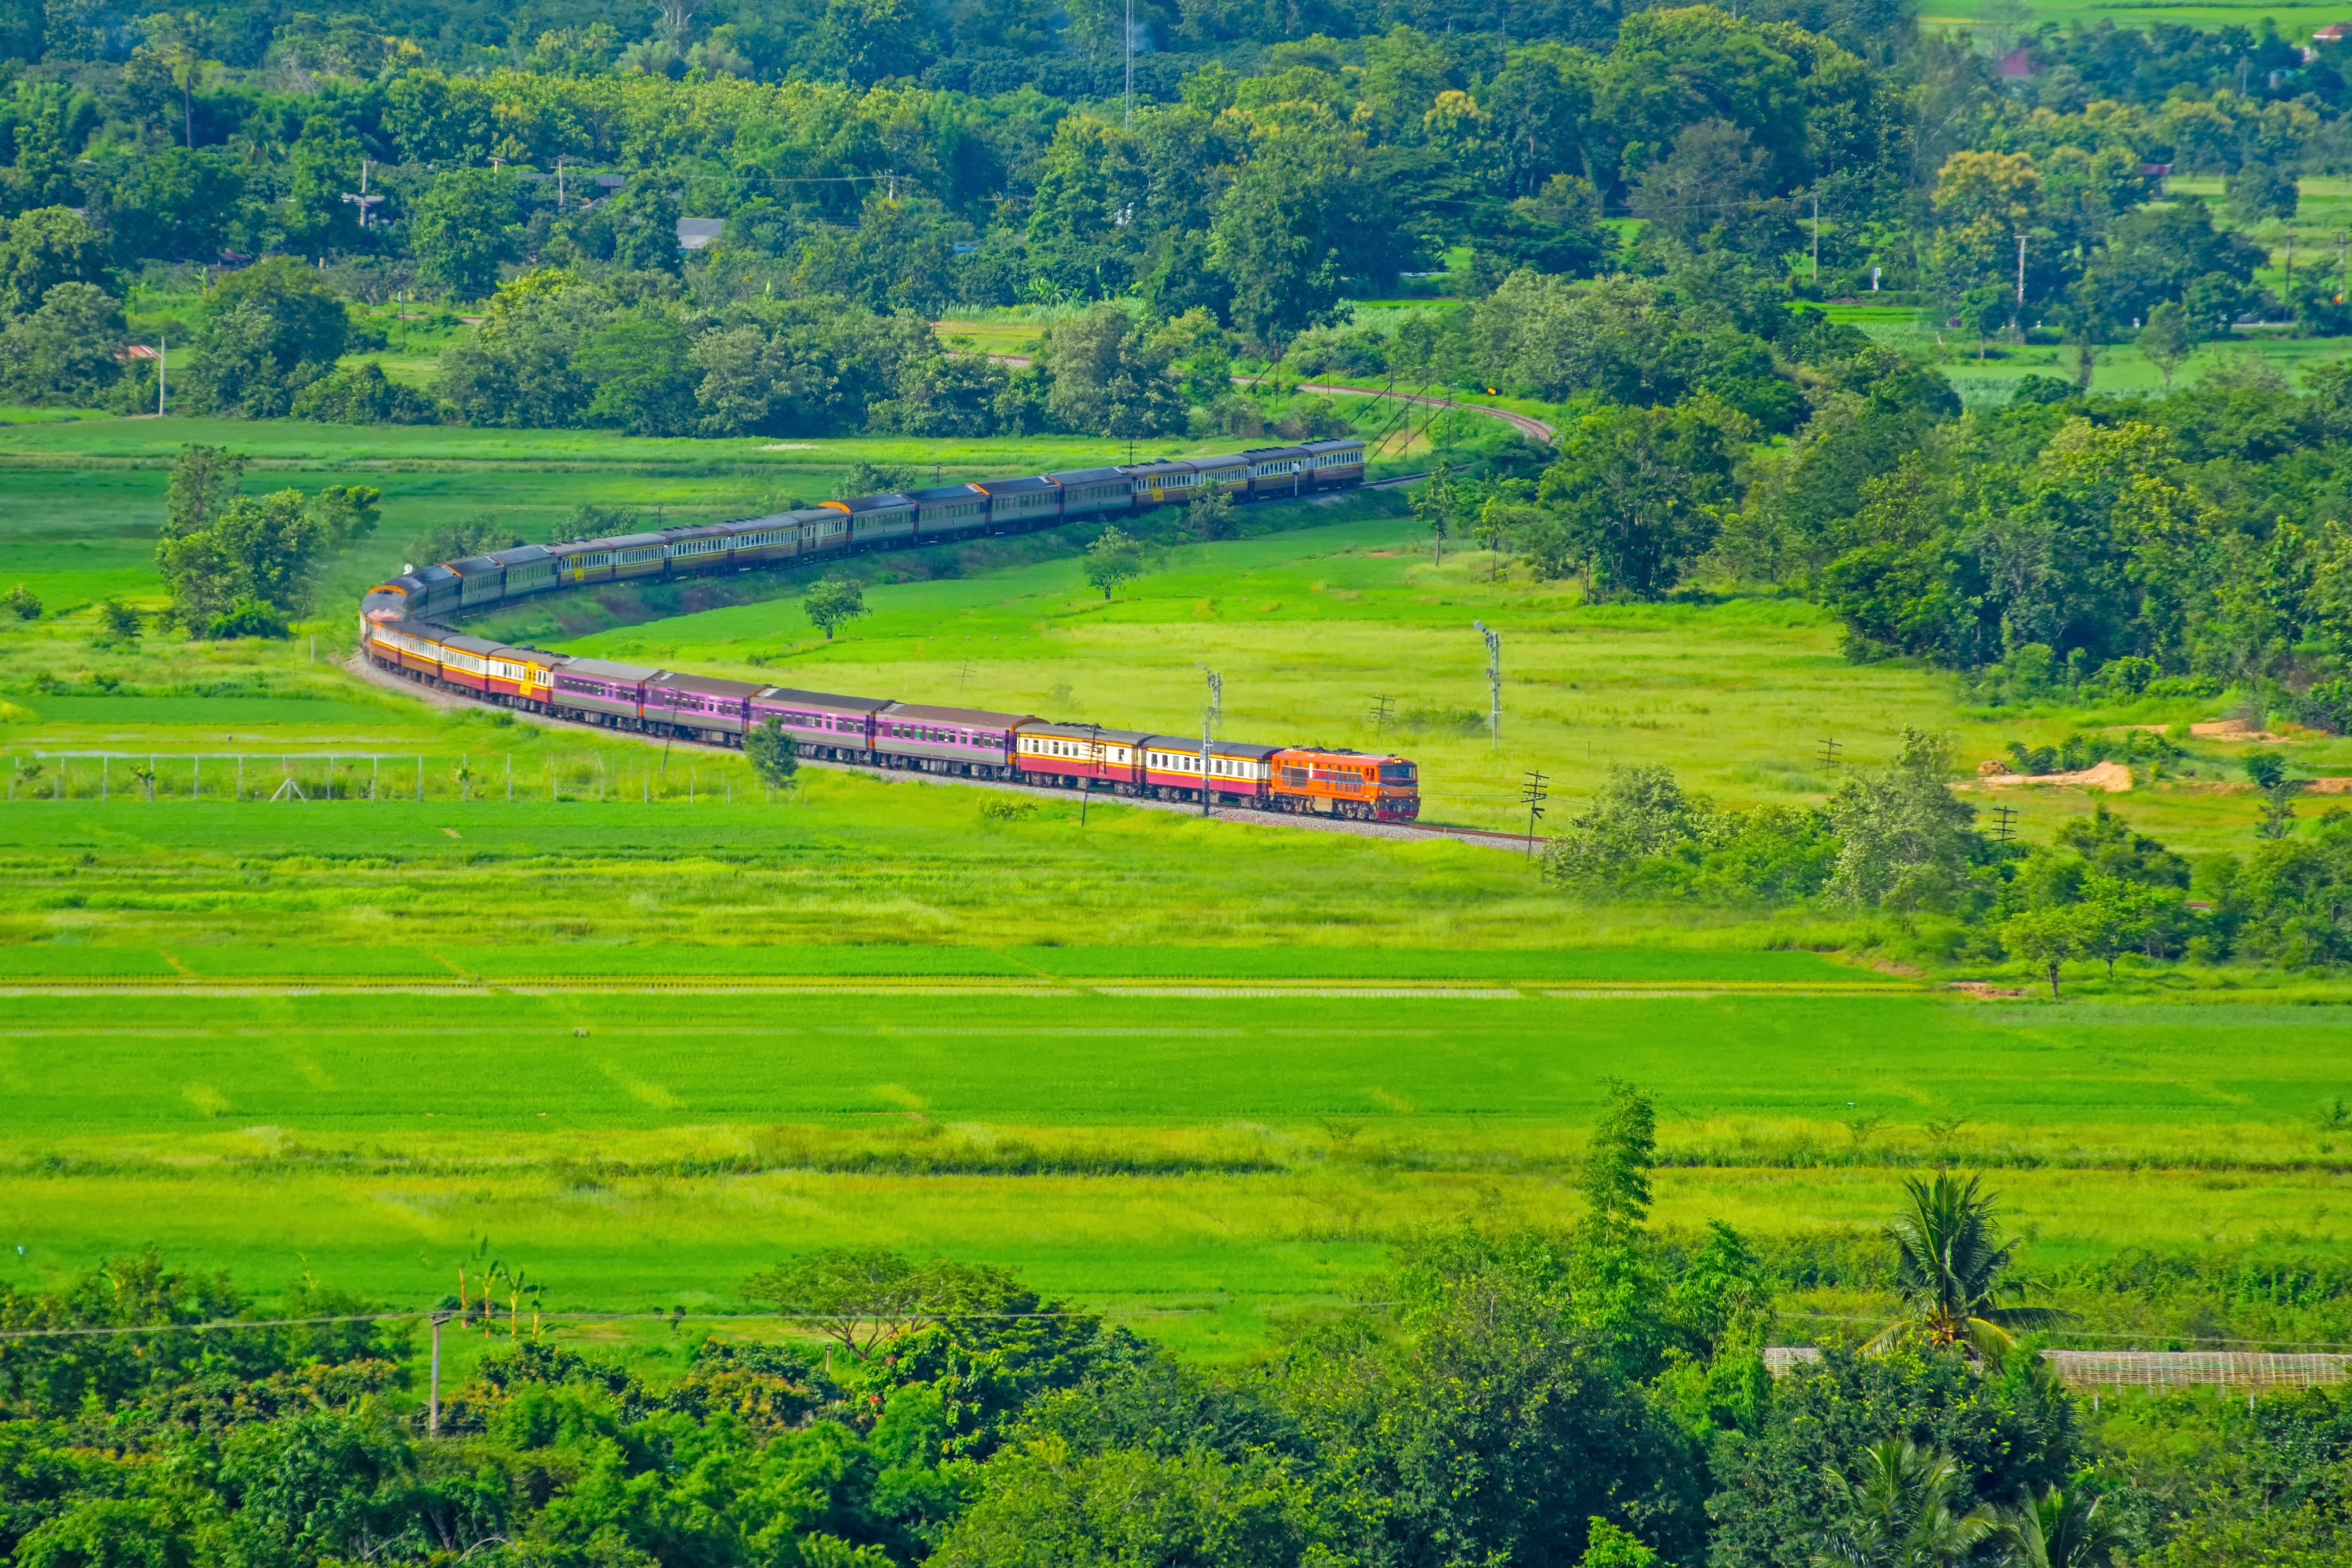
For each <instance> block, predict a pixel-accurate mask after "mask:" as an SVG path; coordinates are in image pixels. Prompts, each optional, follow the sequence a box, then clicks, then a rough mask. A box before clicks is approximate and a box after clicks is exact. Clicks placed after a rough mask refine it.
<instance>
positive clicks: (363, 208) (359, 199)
mask: <svg viewBox="0 0 2352 1568" xmlns="http://www.w3.org/2000/svg"><path fill="white" fill-rule="evenodd" d="M368 167H369V160H367V159H365V158H362V159H361V160H360V188H359V194H358V195H352V193H351V192H349V191H345V192H344V193H343V200H345V201H347V202H350V203H352V205H355V206H357V207H358V208H359V209H360V226H361V227H362V228H365V227H367V226H368V208H370V207H372V206H373V205H376V204H377V203H378V202H381V201H382V200H383V197H382V196H372V195H368Z"/></svg>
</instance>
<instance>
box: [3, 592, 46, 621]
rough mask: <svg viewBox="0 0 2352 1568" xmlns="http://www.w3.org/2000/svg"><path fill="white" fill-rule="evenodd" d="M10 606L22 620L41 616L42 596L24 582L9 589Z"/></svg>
mask: <svg viewBox="0 0 2352 1568" xmlns="http://www.w3.org/2000/svg"><path fill="white" fill-rule="evenodd" d="M8 608H9V609H10V610H11V611H12V612H14V613H15V615H16V618H17V619H18V620H20V621H37V620H39V619H40V618H41V596H40V595H38V594H36V593H34V592H33V591H32V590H31V589H30V588H27V587H26V586H25V584H22V583H19V584H16V586H15V587H13V588H11V589H9V590H8Z"/></svg>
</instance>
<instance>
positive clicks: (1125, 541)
mask: <svg viewBox="0 0 2352 1568" xmlns="http://www.w3.org/2000/svg"><path fill="white" fill-rule="evenodd" d="M1086 571H1087V582H1089V583H1092V584H1094V585H1095V586H1096V587H1097V588H1100V589H1101V590H1102V596H1103V597H1104V598H1106V599H1108V598H1109V597H1110V596H1111V593H1112V590H1114V589H1116V588H1117V587H1118V585H1119V584H1121V583H1125V582H1129V581H1130V580H1132V579H1134V578H1137V577H1140V576H1142V575H1143V546H1142V545H1141V544H1140V543H1139V542H1137V541H1136V540H1134V539H1132V538H1130V537H1129V536H1128V535H1127V534H1126V533H1123V532H1121V531H1119V530H1118V528H1117V527H1115V526H1114V527H1110V528H1106V529H1104V530H1103V531H1102V533H1101V535H1100V536H1099V537H1098V538H1097V539H1096V540H1095V542H1093V543H1092V544H1089V545H1087V563H1086Z"/></svg>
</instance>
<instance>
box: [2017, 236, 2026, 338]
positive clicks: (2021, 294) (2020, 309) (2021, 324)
mask: <svg viewBox="0 0 2352 1568" xmlns="http://www.w3.org/2000/svg"><path fill="white" fill-rule="evenodd" d="M2017 330H2018V331H2024V330H2025V237H2024V236H2023V235H2019V236H2018V237H2017Z"/></svg>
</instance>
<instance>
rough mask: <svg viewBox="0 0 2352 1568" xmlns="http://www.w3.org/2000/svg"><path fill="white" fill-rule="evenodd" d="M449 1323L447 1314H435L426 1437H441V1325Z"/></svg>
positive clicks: (426, 1396) (427, 1399) (426, 1413)
mask: <svg viewBox="0 0 2352 1568" xmlns="http://www.w3.org/2000/svg"><path fill="white" fill-rule="evenodd" d="M447 1321H449V1314H448V1313H446V1312H436V1313H434V1314H433V1383H432V1386H431V1389H430V1391H429V1392H428V1393H427V1394H425V1436H427V1437H438V1436H441V1325H442V1324H444V1323H446V1322H447Z"/></svg>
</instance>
